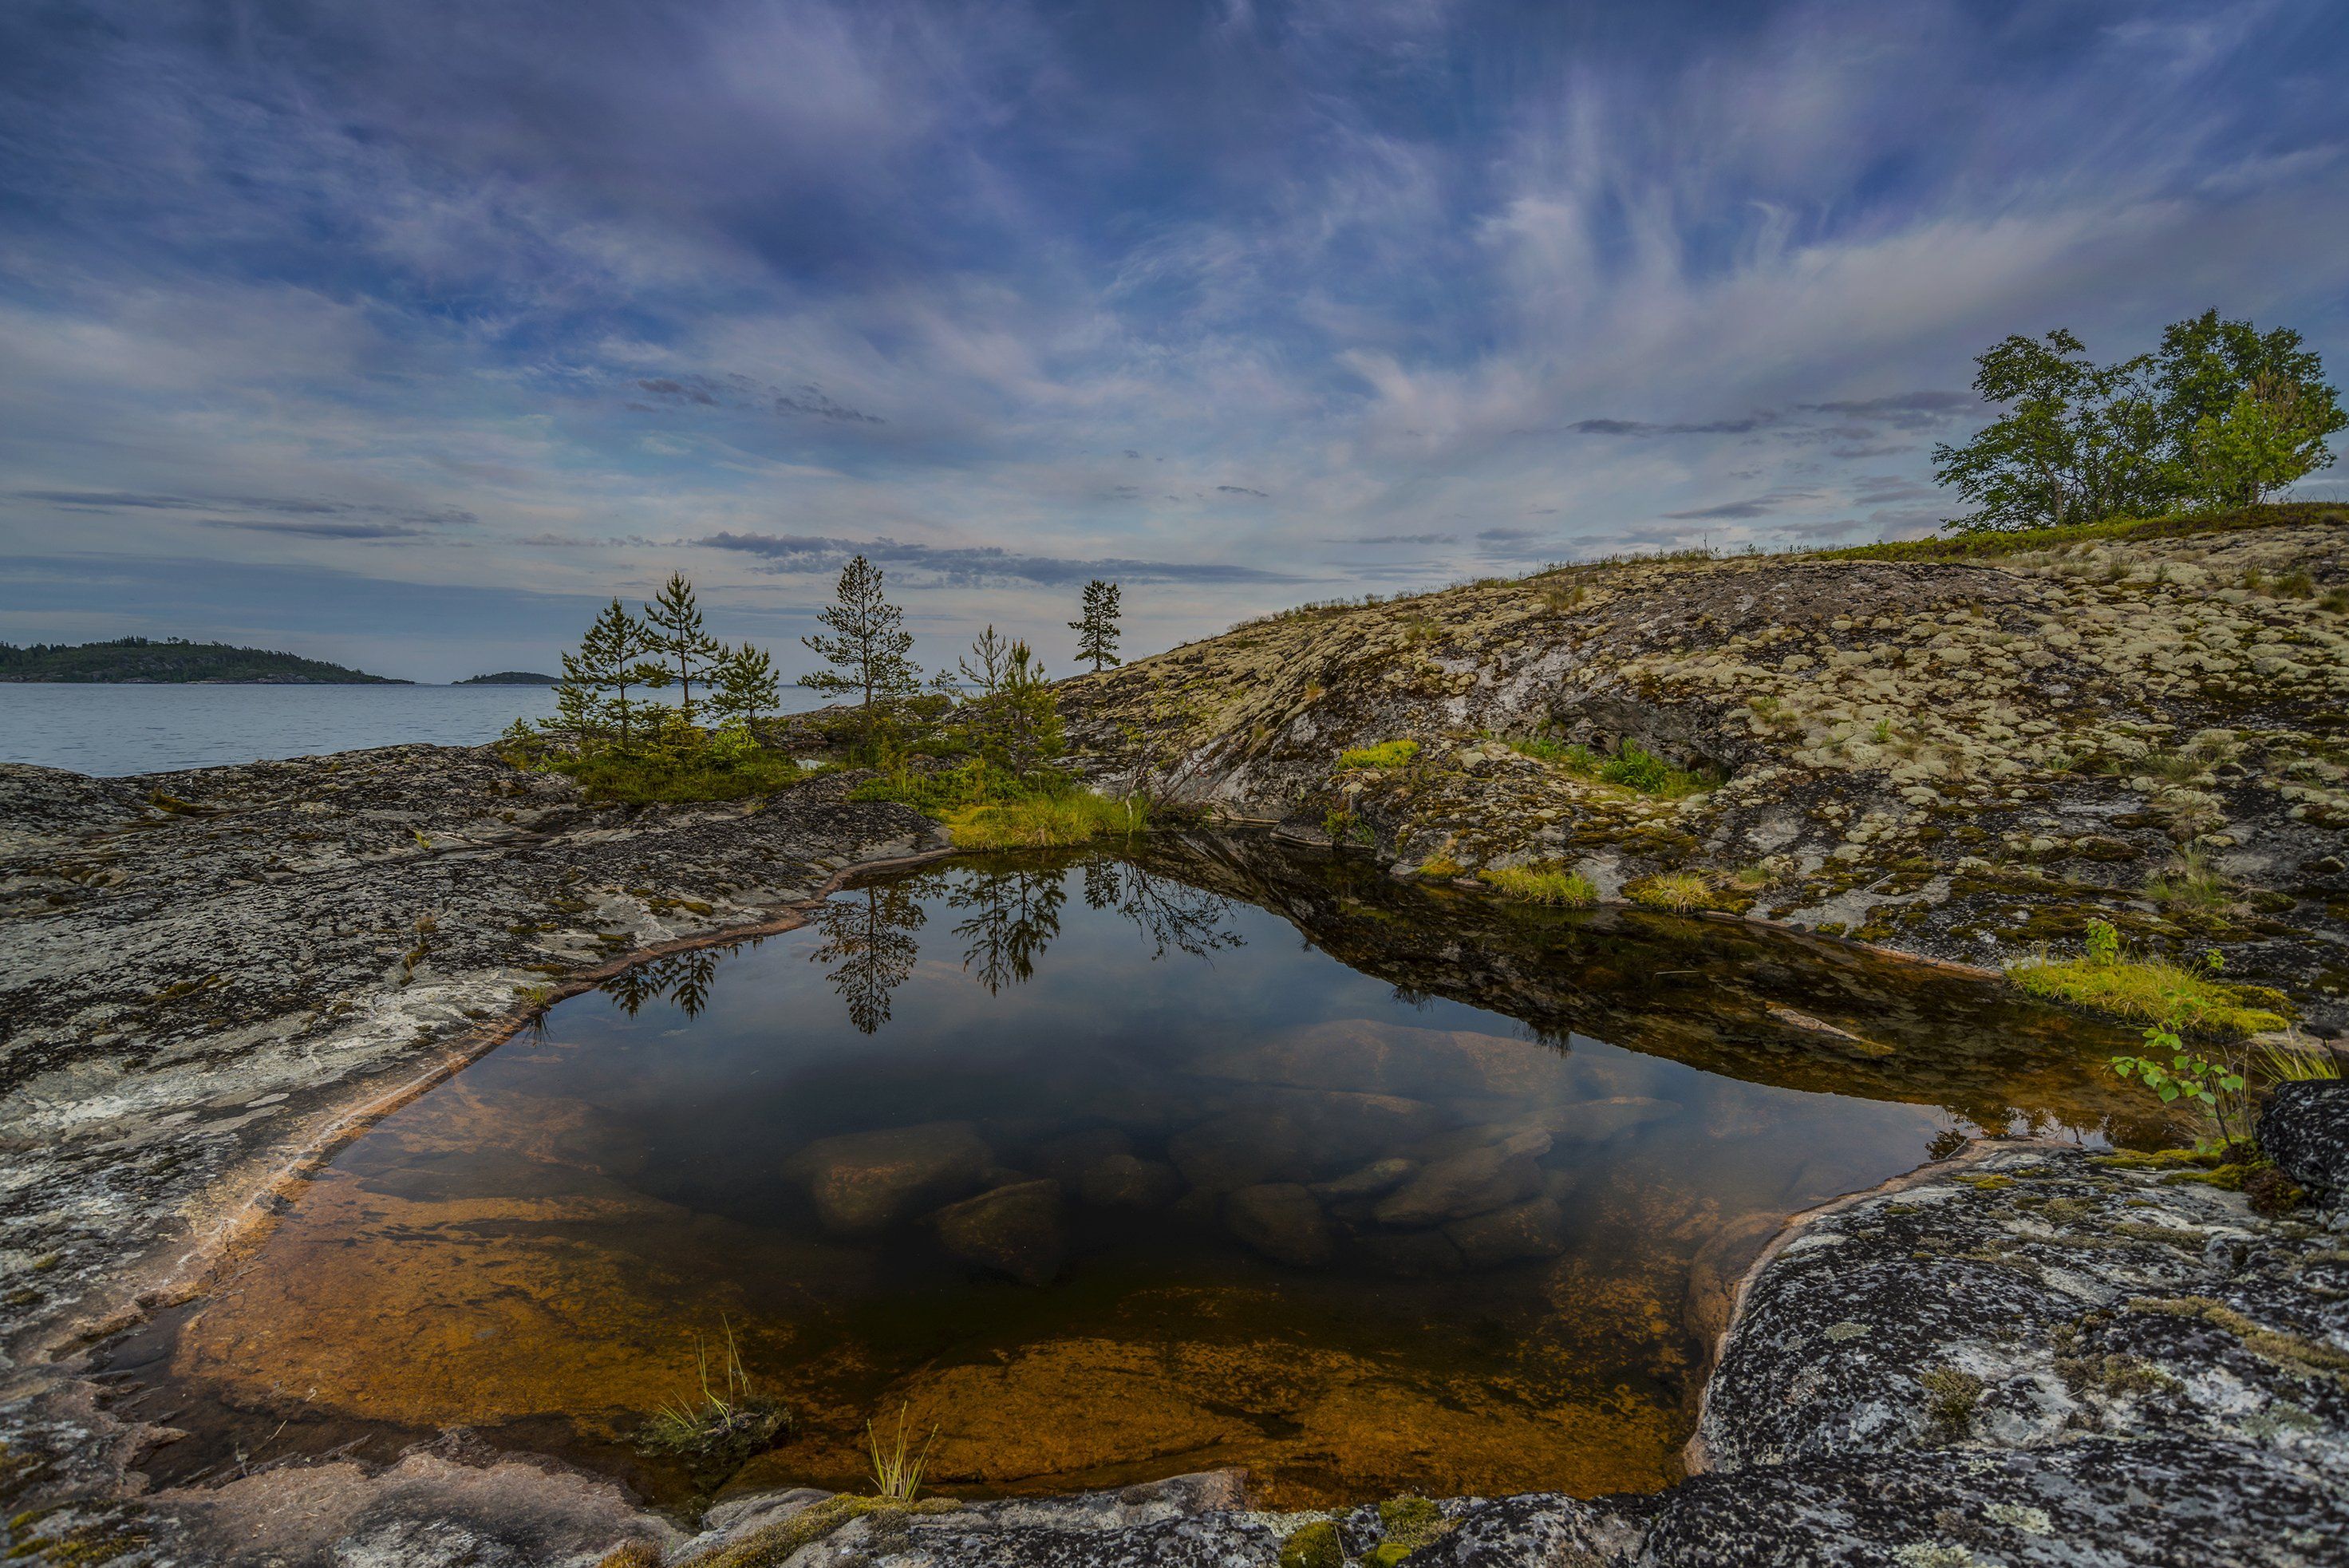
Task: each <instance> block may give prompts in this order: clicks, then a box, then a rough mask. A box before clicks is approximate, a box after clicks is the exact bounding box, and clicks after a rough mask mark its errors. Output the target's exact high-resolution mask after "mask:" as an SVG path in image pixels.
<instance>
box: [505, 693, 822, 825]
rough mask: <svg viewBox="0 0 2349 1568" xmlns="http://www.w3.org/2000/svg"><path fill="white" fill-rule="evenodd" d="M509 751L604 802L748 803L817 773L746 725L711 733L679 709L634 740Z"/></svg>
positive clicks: (616, 803) (649, 803) (518, 758)
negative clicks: (578, 749)
mask: <svg viewBox="0 0 2349 1568" xmlns="http://www.w3.org/2000/svg"><path fill="white" fill-rule="evenodd" d="M507 754H508V755H509V756H510V757H516V758H517V760H521V761H524V762H530V763H534V764H535V765H537V766H540V767H543V768H545V769H547V770H548V771H550V772H553V773H559V774H564V776H566V777H568V778H573V779H576V780H577V781H578V782H579V784H580V786H581V788H582V789H583V790H584V791H585V794H586V796H587V798H588V799H589V800H591V801H594V802H596V803H598V804H601V805H654V804H657V803H660V802H671V803H681V802H691V801H716V800H743V799H747V798H749V797H750V796H752V795H761V794H773V793H774V792H775V791H777V790H779V789H788V788H789V787H791V786H792V784H797V783H799V782H800V780H802V778H805V777H807V776H808V774H809V773H810V772H811V771H812V770H809V769H806V768H802V766H801V765H800V764H799V763H797V762H796V761H794V760H793V759H792V758H791V757H790V756H787V755H785V754H784V753H781V752H771V751H769V750H767V749H766V748H765V747H763V746H761V745H760V744H759V743H758V742H757V741H756V740H754V739H752V738H751V735H750V731H749V730H748V729H746V728H744V727H743V726H741V725H740V724H738V723H729V724H725V725H722V726H720V727H719V729H718V730H717V731H716V732H712V733H709V734H707V735H705V734H704V733H703V732H700V731H698V730H696V729H694V728H693V727H692V726H691V725H688V724H687V723H686V722H685V721H684V717H683V716H682V715H681V714H678V713H677V712H676V711H675V710H670V711H668V713H667V718H666V721H665V722H663V724H662V726H661V728H660V729H658V730H657V731H655V732H653V733H652V735H650V736H649V737H647V739H646V740H644V741H643V742H639V743H637V744H635V745H631V746H626V747H623V746H617V745H615V746H608V747H603V748H599V749H594V750H590V751H587V752H585V753H575V752H574V753H540V754H538V755H536V756H535V757H533V756H531V755H530V754H529V753H516V752H512V751H509V753H507Z"/></svg>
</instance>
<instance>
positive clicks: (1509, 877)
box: [1476, 866, 1599, 909]
mask: <svg viewBox="0 0 2349 1568" xmlns="http://www.w3.org/2000/svg"><path fill="white" fill-rule="evenodd" d="M1476 876H1477V878H1478V879H1479V880H1480V881H1483V882H1484V883H1485V884H1486V885H1487V886H1489V887H1490V888H1493V890H1494V891H1495V892H1497V893H1499V894H1501V895H1502V896H1503V897H1505V898H1515V899H1516V900H1517V901H1518V902H1519V903H1523V904H1545V905H1547V906H1549V907H1550V908H1552V909H1589V908H1590V907H1591V906H1592V905H1593V904H1596V903H1597V902H1599V885H1598V884H1597V883H1595V882H1593V881H1592V880H1591V879H1590V878H1589V877H1586V876H1584V875H1583V874H1582V873H1581V872H1579V871H1564V870H1557V869H1543V868H1540V867H1529V866H1495V867H1486V868H1485V870H1482V871H1479V872H1477V873H1476Z"/></svg>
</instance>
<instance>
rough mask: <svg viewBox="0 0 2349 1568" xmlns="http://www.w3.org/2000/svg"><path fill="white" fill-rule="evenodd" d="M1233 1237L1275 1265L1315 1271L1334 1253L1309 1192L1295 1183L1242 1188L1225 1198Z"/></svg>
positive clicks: (1331, 1237) (1330, 1236)
mask: <svg viewBox="0 0 2349 1568" xmlns="http://www.w3.org/2000/svg"><path fill="white" fill-rule="evenodd" d="M1224 1222H1225V1224H1226V1225H1227V1226H1229V1227H1230V1228H1231V1232H1232V1234H1233V1235H1235V1236H1237V1237H1238V1238H1239V1240H1240V1241H1242V1242H1244V1243H1245V1244H1247V1246H1249V1247H1251V1248H1253V1249H1255V1250H1256V1251H1259V1252H1261V1253H1263V1254H1264V1255H1265V1256H1266V1257H1268V1258H1270V1259H1271V1260H1272V1261H1273V1262H1277V1263H1287V1264H1289V1265H1290V1266H1292V1267H1295V1268H1301V1269H1302V1268H1314V1267H1318V1266H1319V1265H1320V1264H1322V1263H1326V1262H1329V1261H1330V1259H1331V1258H1332V1257H1333V1256H1335V1255H1336V1253H1337V1251H1338V1240H1337V1236H1336V1235H1335V1233H1334V1232H1332V1231H1331V1230H1330V1221H1329V1220H1328V1219H1327V1218H1326V1217H1325V1216H1324V1215H1323V1214H1322V1212H1321V1205H1319V1203H1316V1202H1315V1201H1314V1200H1313V1194H1311V1193H1310V1192H1308V1191H1307V1190H1306V1189H1304V1188H1302V1187H1299V1186H1298V1185H1297V1184H1296V1183H1295V1182H1286V1181H1284V1182H1269V1183H1267V1184H1265V1185H1262V1186H1258V1187H1243V1188H1241V1189H1239V1190H1238V1191H1237V1192H1235V1193H1232V1194H1231V1195H1230V1196H1228V1197H1226V1199H1224Z"/></svg>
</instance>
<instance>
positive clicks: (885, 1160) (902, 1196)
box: [792, 1122, 991, 1236]
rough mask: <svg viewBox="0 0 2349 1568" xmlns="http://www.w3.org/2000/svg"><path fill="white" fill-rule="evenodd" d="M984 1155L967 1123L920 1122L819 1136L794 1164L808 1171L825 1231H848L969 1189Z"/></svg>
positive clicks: (893, 1220) (869, 1228) (886, 1222)
mask: <svg viewBox="0 0 2349 1568" xmlns="http://www.w3.org/2000/svg"><path fill="white" fill-rule="evenodd" d="M990 1158H991V1156H990V1155H989V1154H988V1147H987V1145H986V1144H984V1143H982V1142H981V1141H980V1140H979V1137H978V1132H977V1131H976V1130H974V1129H973V1128H972V1127H971V1125H970V1124H969V1123H968V1122H922V1123H918V1124H916V1126H913V1127H885V1128H883V1129H881V1130H880V1131H878V1132H864V1133H843V1134H842V1135H841V1136H839V1137H827V1138H819V1139H817V1140H816V1141H815V1142H813V1143H812V1144H809V1145H808V1146H807V1147H805V1148H803V1149H802V1150H800V1152H799V1153H798V1155H797V1156H796V1157H794V1158H793V1159H792V1165H793V1167H794V1168H800V1169H804V1170H805V1171H806V1172H807V1173H808V1197H809V1199H811V1200H812V1201H813V1203H814V1204H815V1212H816V1218H817V1219H818V1220H821V1221H822V1222H823V1227H824V1229H825V1230H827V1231H832V1232H833V1233H834V1234H835V1235H843V1236H854V1235H869V1234H871V1233H872V1232H874V1231H884V1230H886V1229H888V1228H889V1227H890V1226H892V1225H895V1224H897V1223H899V1222H900V1221H902V1220H908V1219H911V1218H912V1217H913V1216H915V1215H916V1214H919V1213H921V1212H922V1211H923V1210H927V1209H930V1208H933V1207H935V1206H936V1204H937V1203H938V1202H939V1201H940V1200H942V1199H948V1198H953V1197H956V1196H957V1195H959V1194H960V1193H963V1192H966V1191H968V1190H969V1189H970V1188H971V1187H972V1186H973V1185H974V1184H975V1183H977V1181H978V1179H979V1176H980V1173H981V1172H983V1171H985V1170H986V1168H988V1163H989V1161H990Z"/></svg>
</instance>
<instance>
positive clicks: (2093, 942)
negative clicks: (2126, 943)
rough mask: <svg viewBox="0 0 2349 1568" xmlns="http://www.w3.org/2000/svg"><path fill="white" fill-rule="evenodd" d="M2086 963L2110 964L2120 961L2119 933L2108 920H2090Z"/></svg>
mask: <svg viewBox="0 0 2349 1568" xmlns="http://www.w3.org/2000/svg"><path fill="white" fill-rule="evenodd" d="M2085 945H2086V947H2087V950H2088V961H2089V962H2090V963H2092V964H2110V963H2117V962H2119V961H2120V956H2121V933H2120V930H2119V929H2118V928H2117V927H2116V926H2115V925H2114V924H2113V923H2112V922H2111V921H2110V920H2090V921H2089V922H2088V936H2087V941H2086V944H2085Z"/></svg>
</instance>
